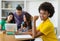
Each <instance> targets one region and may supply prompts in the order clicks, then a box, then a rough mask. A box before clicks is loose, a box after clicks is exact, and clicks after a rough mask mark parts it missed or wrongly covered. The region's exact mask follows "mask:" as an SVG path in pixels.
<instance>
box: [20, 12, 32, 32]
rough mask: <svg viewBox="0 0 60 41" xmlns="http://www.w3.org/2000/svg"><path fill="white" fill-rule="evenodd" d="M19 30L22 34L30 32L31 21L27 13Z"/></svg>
mask: <svg viewBox="0 0 60 41" xmlns="http://www.w3.org/2000/svg"><path fill="white" fill-rule="evenodd" d="M20 30H21V31H22V32H28V31H32V20H31V15H30V14H29V13H26V14H25V15H23V22H22V24H21V28H20Z"/></svg>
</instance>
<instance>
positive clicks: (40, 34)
mask: <svg viewBox="0 0 60 41" xmlns="http://www.w3.org/2000/svg"><path fill="white" fill-rule="evenodd" d="M37 19H38V16H34V28H33V29H34V37H39V36H42V35H43V33H41V32H40V31H37V30H36V20H37Z"/></svg>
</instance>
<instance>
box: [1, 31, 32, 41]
mask: <svg viewBox="0 0 60 41" xmlns="http://www.w3.org/2000/svg"><path fill="white" fill-rule="evenodd" d="M31 39H33V38H31ZM23 40H28V39H15V37H14V35H7V34H6V33H5V32H4V31H0V41H23Z"/></svg>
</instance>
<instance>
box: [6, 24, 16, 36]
mask: <svg viewBox="0 0 60 41" xmlns="http://www.w3.org/2000/svg"><path fill="white" fill-rule="evenodd" d="M5 29H6V34H10V35H11V34H15V32H16V31H17V24H12V23H7V24H5Z"/></svg>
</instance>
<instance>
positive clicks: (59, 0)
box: [58, 0, 60, 35]
mask: <svg viewBox="0 0 60 41" xmlns="http://www.w3.org/2000/svg"><path fill="white" fill-rule="evenodd" d="M58 35H60V0H58Z"/></svg>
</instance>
